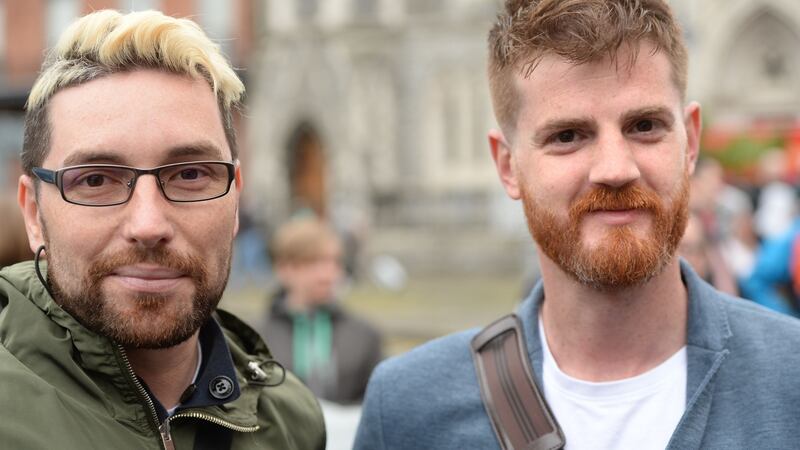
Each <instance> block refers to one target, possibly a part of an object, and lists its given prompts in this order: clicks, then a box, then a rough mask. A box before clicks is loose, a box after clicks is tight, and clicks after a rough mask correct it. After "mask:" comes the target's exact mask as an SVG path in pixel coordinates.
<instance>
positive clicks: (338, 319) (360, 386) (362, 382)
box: [262, 217, 382, 404]
mask: <svg viewBox="0 0 800 450" xmlns="http://www.w3.org/2000/svg"><path fill="white" fill-rule="evenodd" d="M342 252H343V248H342V241H341V239H340V238H339V236H338V235H337V234H336V233H335V232H334V231H333V229H332V228H330V227H329V226H328V225H327V224H325V223H324V222H322V221H320V220H318V219H316V218H314V217H302V218H297V219H294V220H291V221H289V222H287V223H286V224H285V225H283V226H282V227H280V228H279V229H278V230H277V232H276V233H275V236H274V238H273V239H272V242H271V253H272V258H273V265H274V269H275V275H276V277H277V279H278V282H279V283H280V287H279V289H278V291H277V292H276V293H275V294H274V296H273V297H272V304H271V307H270V311H269V314H268V317H267V320H266V324H265V326H264V328H263V330H262V332H263V335H264V336H265V338H266V340H267V341H268V342H269V344H270V350H271V351H272V353H273V355H274V356H275V358H276V359H277V360H278V361H279V362H281V363H282V364H284V365H285V366H286V367H287V368H289V369H290V370H292V371H293V372H294V373H296V374H297V375H298V376H299V377H300V378H301V379H302V380H303V381H305V383H306V384H307V385H308V387H309V388H310V389H311V391H312V392H314V393H315V394H316V395H317V396H319V397H320V398H322V399H325V400H328V401H331V402H335V403H339V404H354V403H360V402H361V400H362V398H363V397H364V391H365V389H366V386H367V381H368V380H369V376H370V374H371V373H372V369H373V368H374V367H375V366H376V365H377V364H378V362H379V361H380V360H381V359H382V343H381V335H380V334H379V333H378V331H377V330H376V329H375V328H374V327H372V326H371V325H369V324H368V323H366V322H364V321H362V320H360V319H358V318H356V317H354V316H353V315H352V314H351V313H349V312H348V311H346V310H345V309H344V308H343V307H342V306H341V305H340V304H339V298H338V296H337V287H339V284H340V283H341V281H342V280H343V277H344V271H343V267H342Z"/></svg>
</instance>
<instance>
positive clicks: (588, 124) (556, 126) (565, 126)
mask: <svg viewBox="0 0 800 450" xmlns="http://www.w3.org/2000/svg"><path fill="white" fill-rule="evenodd" d="M594 124H595V120H594V119H592V118H590V117H579V118H576V119H553V120H550V121H547V122H545V124H544V125H542V126H541V127H539V128H538V129H536V131H534V133H533V137H532V139H531V143H533V144H534V145H537V146H541V145H544V143H545V141H546V140H547V139H548V138H549V137H550V136H551V135H552V134H553V133H556V132H558V131H564V130H573V129H579V130H581V129H582V130H585V129H587V128H590V129H591V128H594V127H595V125H594Z"/></svg>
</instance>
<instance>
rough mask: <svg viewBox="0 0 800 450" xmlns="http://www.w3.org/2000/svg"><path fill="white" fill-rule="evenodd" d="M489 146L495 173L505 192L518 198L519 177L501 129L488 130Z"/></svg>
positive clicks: (515, 198)
mask: <svg viewBox="0 0 800 450" xmlns="http://www.w3.org/2000/svg"><path fill="white" fill-rule="evenodd" d="M489 148H490V149H491V151H492V159H493V160H494V166H495V169H497V175H498V176H499V177H500V183H501V184H502V185H503V188H505V190H506V194H508V196H509V197H511V198H512V199H514V200H519V198H520V188H519V179H518V177H517V174H516V171H515V170H514V167H513V161H512V160H513V157H514V155H513V153H512V151H511V146H510V145H509V144H508V141H506V138H505V136H503V132H502V131H500V130H497V129H492V130H490V131H489Z"/></svg>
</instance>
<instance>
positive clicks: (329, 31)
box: [246, 0, 800, 270]
mask: <svg viewBox="0 0 800 450" xmlns="http://www.w3.org/2000/svg"><path fill="white" fill-rule="evenodd" d="M500 3H501V2H500V1H499V0H493V1H489V0H325V1H320V0H291V1H289V0H267V3H266V5H265V8H264V10H265V13H266V18H265V21H264V23H265V29H264V30H263V32H262V33H261V36H260V40H259V42H258V43H257V52H256V55H257V59H256V61H254V63H253V66H252V67H253V75H254V77H253V79H252V83H251V86H250V92H249V101H248V117H249V120H250V122H249V130H250V133H249V136H248V143H249V147H250V148H251V149H252V153H251V155H250V157H251V160H250V161H248V167H249V169H248V175H249V176H248V185H249V188H250V191H251V195H250V196H249V197H248V198H247V199H246V202H247V206H248V207H249V208H250V209H251V210H252V211H254V212H256V214H257V215H262V216H263V217H265V218H266V219H268V220H270V221H272V222H278V221H281V220H284V219H285V218H287V217H289V216H290V215H291V214H292V213H293V212H294V211H297V210H298V209H311V210H315V211H317V212H319V213H322V214H324V215H326V216H328V217H330V218H332V219H333V221H334V222H336V223H338V224H340V225H342V226H343V227H345V228H346V227H348V226H350V225H352V224H354V223H368V224H369V225H370V229H371V230H372V232H371V239H370V243H371V244H370V246H369V247H370V250H371V251H372V252H374V253H381V252H389V253H395V254H397V255H400V256H401V259H403V260H405V261H407V262H408V263H409V265H411V266H413V267H417V268H420V269H421V270H429V269H430V270H442V269H445V268H452V269H454V270H462V269H465V270H470V269H478V270H484V269H489V268H494V269H498V270H508V269H509V268H511V267H514V266H518V265H519V264H518V263H519V259H520V258H522V256H521V254H522V253H521V252H522V250H520V249H521V248H525V247H529V245H528V244H527V243H526V242H525V241H527V240H528V238H527V236H526V233H525V231H524V225H523V221H522V215H521V211H520V207H519V206H518V205H516V204H514V203H513V202H511V201H509V200H507V199H506V198H505V196H504V194H503V193H502V191H501V189H500V185H499V183H498V181H497V179H496V175H495V173H494V168H493V165H492V163H491V158H490V156H489V151H488V145H487V140H486V137H485V135H486V131H487V130H488V129H489V128H491V127H493V126H494V119H493V115H492V111H491V105H490V101H489V94H488V89H487V82H486V76H485V60H486V44H485V42H486V33H487V31H488V29H489V27H490V26H491V22H492V20H493V19H494V17H495V14H496V8H498V7H499V4H500ZM672 3H673V6H674V8H675V10H676V12H677V15H678V16H679V18H680V20H681V22H682V23H683V25H684V28H685V32H686V35H687V40H688V43H689V47H690V52H691V67H690V86H689V96H690V98H692V99H698V100H699V101H701V103H702V104H703V105H704V107H705V111H706V112H707V115H706V117H713V119H714V121H713V123H714V126H717V127H740V128H742V127H744V128H746V127H749V126H750V125H751V124H752V123H754V122H763V121H767V122H770V123H772V122H775V123H780V124H782V125H781V126H789V127H794V126H795V123H796V121H797V117H798V112H800V83H797V80H800V52H797V50H796V49H797V48H800V41H799V40H800V4H798V3H797V2H796V0H704V1H702V2H698V1H695V0H673V1H672ZM470 249H472V250H470Z"/></svg>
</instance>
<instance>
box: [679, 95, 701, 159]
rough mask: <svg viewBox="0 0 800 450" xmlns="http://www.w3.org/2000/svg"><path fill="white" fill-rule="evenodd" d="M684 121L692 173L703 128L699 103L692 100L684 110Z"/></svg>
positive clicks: (698, 151)
mask: <svg viewBox="0 0 800 450" xmlns="http://www.w3.org/2000/svg"><path fill="white" fill-rule="evenodd" d="M683 122H684V126H685V127H686V164H687V167H688V169H689V173H690V174H692V173H694V167H695V164H696V163H697V156H698V155H699V153H700V132H701V130H702V128H703V117H702V115H701V114H700V104H699V103H697V102H691V103H689V104H688V105H687V106H686V108H685V109H684V112H683Z"/></svg>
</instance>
